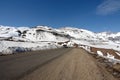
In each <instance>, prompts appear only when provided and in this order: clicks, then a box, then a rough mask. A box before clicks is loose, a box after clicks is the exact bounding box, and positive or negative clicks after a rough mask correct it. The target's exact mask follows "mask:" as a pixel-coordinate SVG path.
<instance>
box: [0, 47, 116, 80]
mask: <svg viewBox="0 0 120 80" xmlns="http://www.w3.org/2000/svg"><path fill="white" fill-rule="evenodd" d="M0 80H116V79H115V78H114V77H113V76H112V75H111V74H110V73H109V72H107V70H106V69H105V68H104V67H102V66H100V65H98V64H97V61H96V60H95V59H94V58H93V57H92V56H91V55H90V54H88V53H87V52H86V51H85V50H83V49H80V48H63V49H56V50H46V51H40V52H39V51H37V52H31V53H29V54H17V55H9V56H0Z"/></svg>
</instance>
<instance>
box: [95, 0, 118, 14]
mask: <svg viewBox="0 0 120 80" xmlns="http://www.w3.org/2000/svg"><path fill="white" fill-rule="evenodd" d="M118 11H120V0H104V1H103V3H101V4H100V5H98V6H97V11H96V13H97V14H99V15H108V14H113V13H115V12H118Z"/></svg>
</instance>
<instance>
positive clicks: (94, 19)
mask: <svg viewBox="0 0 120 80" xmlns="http://www.w3.org/2000/svg"><path fill="white" fill-rule="evenodd" d="M0 25H5V26H30V27H33V26H37V25H46V26H50V27H54V28H60V27H65V26H71V27H78V28H83V29H88V30H91V31H94V32H101V31H112V32H118V31H120V0H0Z"/></svg>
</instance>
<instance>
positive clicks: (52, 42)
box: [0, 26, 120, 52]
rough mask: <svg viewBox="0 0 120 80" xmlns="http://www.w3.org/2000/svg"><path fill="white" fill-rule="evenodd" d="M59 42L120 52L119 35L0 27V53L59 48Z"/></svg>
mask: <svg viewBox="0 0 120 80" xmlns="http://www.w3.org/2000/svg"><path fill="white" fill-rule="evenodd" d="M61 42H65V43H69V45H74V44H79V45H89V46H92V47H104V48H110V49H115V50H120V47H119V43H120V33H108V32H102V33H94V32H92V31H89V30H85V29H78V28H72V27H63V28H60V29H54V28H51V27H47V26H36V27H33V28H29V27H9V26H0V48H1V50H0V52H2V51H3V50H5V51H6V49H8V48H10V47H24V48H27V49H28V48H30V49H31V48H34V47H37V48H38V49H39V48H41V47H44V48H46V47H47V48H48V46H49V47H50V46H54V48H55V47H59V45H58V44H57V43H61ZM13 44H14V45H13ZM8 52H9V51H8Z"/></svg>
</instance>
